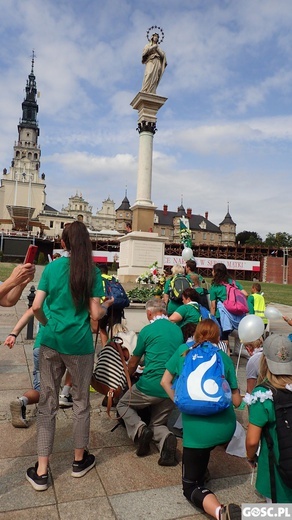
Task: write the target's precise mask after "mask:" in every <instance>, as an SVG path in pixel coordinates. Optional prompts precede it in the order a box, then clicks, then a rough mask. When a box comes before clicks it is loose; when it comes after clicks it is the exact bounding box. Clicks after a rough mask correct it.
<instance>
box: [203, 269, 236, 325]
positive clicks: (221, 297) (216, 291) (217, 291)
mask: <svg viewBox="0 0 292 520" xmlns="http://www.w3.org/2000/svg"><path fill="white" fill-rule="evenodd" d="M232 282H233V280H232V278H229V279H228V283H230V284H231V283H232ZM235 285H236V287H238V289H240V290H241V291H242V289H243V287H242V285H241V284H240V283H239V282H235ZM209 294H210V301H211V302H213V301H215V302H217V301H220V302H224V301H225V300H226V298H227V290H226V286H225V285H223V284H219V285H211V287H210V289H209ZM215 316H216V318H220V314H219V312H218V310H217V309H216V314H215Z"/></svg>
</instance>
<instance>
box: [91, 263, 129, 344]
mask: <svg viewBox="0 0 292 520" xmlns="http://www.w3.org/2000/svg"><path fill="white" fill-rule="evenodd" d="M99 269H100V272H101V277H102V282H103V288H105V280H111V279H112V275H109V274H108V267H107V265H106V264H100V265H99ZM101 301H102V302H103V301H104V299H103V298H102V300H101ZM122 318H124V309H122V308H116V307H115V306H112V307H111V309H110V310H109V312H108V313H107V314H106V315H105V316H103V318H101V319H100V320H99V321H98V325H97V329H95V327H94V326H93V327H92V328H93V332H96V334H98V332H99V334H100V342H101V345H102V347H104V346H105V345H106V343H107V341H108V338H109V331H111V330H112V328H113V326H114V325H115V324H116V323H121V321H122ZM91 324H92V325H94V324H93V323H91Z"/></svg>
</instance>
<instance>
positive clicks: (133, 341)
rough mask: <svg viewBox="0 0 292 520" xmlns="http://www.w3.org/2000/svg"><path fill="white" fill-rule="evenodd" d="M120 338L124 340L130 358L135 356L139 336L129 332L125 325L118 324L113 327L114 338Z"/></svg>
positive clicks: (131, 331)
mask: <svg viewBox="0 0 292 520" xmlns="http://www.w3.org/2000/svg"><path fill="white" fill-rule="evenodd" d="M115 336H118V337H119V338H121V339H122V340H123V347H126V348H127V349H128V351H129V354H130V356H131V355H132V354H133V352H134V350H135V348H136V345H137V334H136V332H134V331H133V330H129V329H128V328H127V327H126V325H125V324H123V323H116V324H115V325H114V326H113V337H115Z"/></svg>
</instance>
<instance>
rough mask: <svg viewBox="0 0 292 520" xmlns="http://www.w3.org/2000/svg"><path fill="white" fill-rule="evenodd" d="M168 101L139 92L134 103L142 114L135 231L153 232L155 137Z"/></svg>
mask: <svg viewBox="0 0 292 520" xmlns="http://www.w3.org/2000/svg"><path fill="white" fill-rule="evenodd" d="M165 101H167V98H165V97H161V96H157V95H156V94H149V93H147V92H138V94H137V95H136V97H135V98H134V99H133V101H132V102H131V106H132V107H133V109H134V110H137V111H138V127H137V130H138V132H139V160H138V179H137V195H136V201H135V203H134V204H133V206H132V208H131V209H132V212H133V218H132V229H133V231H150V230H153V223H154V212H155V209H156V206H155V205H154V204H153V202H152V200H151V188H152V157H153V137H154V134H155V132H156V121H157V112H158V110H159V109H160V108H161V107H162V106H163V105H164V103H165Z"/></svg>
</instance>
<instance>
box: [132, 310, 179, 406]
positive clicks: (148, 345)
mask: <svg viewBox="0 0 292 520" xmlns="http://www.w3.org/2000/svg"><path fill="white" fill-rule="evenodd" d="M182 341H183V335H182V331H181V330H180V328H179V327H178V326H177V325H176V324H175V323H172V322H171V321H169V320H168V319H165V318H158V319H155V320H154V321H153V322H152V323H149V325H146V326H145V327H143V329H142V330H141V331H140V333H139V335H138V341H137V346H136V348H135V350H134V352H133V356H138V357H142V356H143V355H144V370H143V374H142V375H141V377H140V378H139V381H138V382H137V383H136V386H137V388H138V390H140V392H143V393H144V394H146V395H153V396H154V397H168V395H167V394H166V392H165V391H164V389H163V388H162V386H161V384H160V381H161V378H162V376H163V374H164V371H165V363H166V362H167V361H168V360H169V358H170V357H171V356H172V354H173V353H174V352H175V350H176V349H177V348H178V347H179V345H181V342H182Z"/></svg>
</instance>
